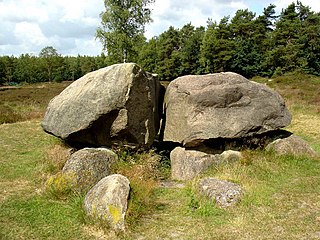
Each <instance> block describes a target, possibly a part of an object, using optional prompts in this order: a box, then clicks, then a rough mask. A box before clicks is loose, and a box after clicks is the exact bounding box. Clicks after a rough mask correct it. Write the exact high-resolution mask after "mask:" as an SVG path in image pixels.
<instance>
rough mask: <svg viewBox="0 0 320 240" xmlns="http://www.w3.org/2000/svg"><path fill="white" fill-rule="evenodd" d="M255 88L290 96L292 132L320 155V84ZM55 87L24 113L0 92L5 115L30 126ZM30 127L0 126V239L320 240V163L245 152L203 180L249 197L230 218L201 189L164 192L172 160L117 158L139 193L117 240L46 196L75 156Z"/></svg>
mask: <svg viewBox="0 0 320 240" xmlns="http://www.w3.org/2000/svg"><path fill="white" fill-rule="evenodd" d="M256 80H257V81H259V82H263V83H266V84H268V85H270V86H271V87H272V88H274V89H276V90H277V91H279V92H280V93H281V94H282V95H283V96H284V98H285V100H286V102H287V103H288V106H289V109H290V111H291V112H292V114H293V121H292V124H291V125H290V126H289V127H288V128H287V129H288V130H290V131H293V132H294V133H295V134H296V135H299V136H301V137H303V138H304V139H305V140H307V141H308V142H310V143H311V145H312V146H313V147H314V148H315V149H316V151H317V152H318V153H319V154H320V134H319V131H320V130H319V129H320V116H319V115H320V114H319V104H318V102H317V101H318V100H317V99H318V92H317V90H318V89H320V78H316V77H312V76H302V75H297V76H294V77H292V76H284V77H279V78H276V79H273V81H271V82H269V81H268V79H256ZM296 80H297V81H296ZM308 84H310V86H308ZM48 86H53V85H50V84H48ZM48 86H47V85H45V86H43V87H42V88H39V89H40V90H39V91H41V90H43V91H44V93H39V92H34V89H35V88H36V87H34V86H31V87H28V86H25V87H24V89H23V91H25V94H26V97H25V98H24V99H25V101H24V102H23V103H20V100H19V99H20V98H19V97H17V96H18V95H19V94H17V93H18V92H11V93H10V92H8V91H17V89H15V90H6V91H1V92H0V98H1V97H2V98H1V101H0V103H1V104H0V109H1V106H10V109H12V110H13V111H15V112H16V113H17V114H21V115H24V116H26V115H28V114H27V113H26V112H23V111H22V109H33V107H32V106H33V104H34V101H33V100H32V99H33V98H38V100H39V101H40V99H41V98H44V95H49V93H48V92H47V91H49V92H50V87H48ZM60 87H61V88H59V85H56V88H55V87H53V90H52V93H50V94H52V95H54V94H53V92H55V91H57V92H58V90H57V89H60V90H59V91H61V89H62V85H60ZM28 89H29V90H28ZM36 89H38V88H36ZM27 91H32V93H31V92H30V95H28V92H27ZM57 92H55V93H57ZM3 93H6V94H7V95H6V96H7V98H3V95H2V94H3ZM33 94H35V95H36V96H34V95H33ZM38 94H39V96H38ZM42 94H44V95H42ZM9 96H11V97H9ZM13 96H16V97H17V98H16V100H14V98H13ZM41 96H42V97H41ZM6 99H10V101H11V103H10V101H9V100H6ZM27 99H29V100H27ZM48 101H49V99H48V98H44V103H42V102H40V103H38V105H37V108H38V109H39V111H41V112H42V114H43V112H44V109H45V105H46V104H47V102H48ZM28 111H29V110H28ZM28 111H27V112H28ZM22 119H24V118H22ZM22 119H20V120H19V121H21V120H22ZM32 119H36V120H29V121H24V122H16V123H11V124H1V125H0V192H1V194H0V209H1V210H0V239H319V236H320V159H319V158H308V157H293V156H276V155H275V154H274V153H268V152H264V151H245V152H243V154H244V156H245V158H244V159H243V160H242V161H240V162H239V163H233V164H229V165H222V166H219V167H216V168H212V169H209V170H208V171H207V172H206V173H205V174H204V175H205V176H211V177H217V178H220V179H225V180H229V181H233V182H235V183H237V184H240V185H241V186H242V187H243V188H244V197H243V199H242V201H241V202H240V203H239V204H238V205H237V206H235V207H231V208H228V209H220V208H218V207H216V206H215V205H214V204H213V203H212V202H210V201H209V200H207V199H205V198H201V197H199V195H198V194H197V190H196V181H191V182H189V183H187V184H186V187H184V188H163V187H159V186H158V183H159V181H160V180H167V178H168V177H169V175H168V159H165V158H162V159H161V158H160V157H159V156H157V155H156V154H155V153H153V152H148V153H140V154H132V153H129V152H126V151H120V152H119V155H120V157H121V158H122V160H123V161H122V162H121V163H120V164H119V165H118V166H117V167H116V168H115V171H117V172H119V173H123V174H125V175H126V176H128V178H129V179H130V181H131V182H132V187H133V189H134V191H133V193H132V195H131V200H130V203H129V213H128V218H127V220H128V222H129V225H128V231H127V232H126V233H125V234H124V235H122V236H118V237H117V236H116V235H114V234H113V233H112V232H110V231H109V230H106V229H105V228H104V227H103V226H101V225H99V224H98V225H95V224H93V223H92V222H91V221H90V220H88V219H87V218H86V217H85V215H84V213H83V210H82V206H81V205H82V200H83V196H78V195H75V194H69V195H67V196H65V197H64V198H59V197H56V196H54V195H53V194H50V192H48V190H47V189H46V184H45V183H46V181H47V179H48V178H49V177H50V176H52V175H54V174H57V173H58V172H59V170H60V169H61V168H62V166H63V164H64V162H65V160H66V158H67V156H68V154H69V153H68V151H67V148H65V147H64V146H63V144H62V143H61V142H60V141H59V140H57V139H55V138H54V137H52V136H50V135H48V134H45V133H44V132H43V131H42V129H41V128H40V122H39V120H37V119H39V116H36V117H35V118H32Z"/></svg>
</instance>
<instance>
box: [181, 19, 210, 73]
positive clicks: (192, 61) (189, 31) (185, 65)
mask: <svg viewBox="0 0 320 240" xmlns="http://www.w3.org/2000/svg"><path fill="white" fill-rule="evenodd" d="M204 32H205V28H204V27H198V28H196V29H195V28H194V26H192V25H191V23H189V24H186V25H184V26H183V27H182V28H181V30H180V46H181V47H180V51H179V58H180V69H179V75H187V74H197V73H200V61H199V59H200V46H201V43H202V39H203V35H204Z"/></svg>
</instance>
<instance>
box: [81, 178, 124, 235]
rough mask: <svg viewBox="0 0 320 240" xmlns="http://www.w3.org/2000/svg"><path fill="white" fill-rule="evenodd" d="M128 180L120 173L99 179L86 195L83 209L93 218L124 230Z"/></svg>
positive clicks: (118, 229)
mask: <svg viewBox="0 0 320 240" xmlns="http://www.w3.org/2000/svg"><path fill="white" fill-rule="evenodd" d="M129 192H130V182H129V180H128V178H126V177H125V176H122V175H120V174H114V175H110V176H108V177H105V178H103V179H101V180H100V181H99V182H98V183H97V184H96V185H95V186H94V187H93V188H92V189H91V190H90V191H89V192H88V193H87V195H86V197H85V199H84V204H83V207H84V210H85V212H86V213H87V215H89V216H91V217H92V218H93V219H100V220H102V221H106V222H107V223H109V225H110V227H112V228H113V229H114V230H117V231H123V230H125V214H126V211H127V207H128V198H129Z"/></svg>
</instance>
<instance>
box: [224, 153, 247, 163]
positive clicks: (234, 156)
mask: <svg viewBox="0 0 320 240" xmlns="http://www.w3.org/2000/svg"><path fill="white" fill-rule="evenodd" d="M220 158H221V162H225V163H226V162H228V163H231V162H238V161H240V160H241V159H242V158H243V156H242V153H241V152H239V151H234V150H226V151H224V152H223V153H221V154H220Z"/></svg>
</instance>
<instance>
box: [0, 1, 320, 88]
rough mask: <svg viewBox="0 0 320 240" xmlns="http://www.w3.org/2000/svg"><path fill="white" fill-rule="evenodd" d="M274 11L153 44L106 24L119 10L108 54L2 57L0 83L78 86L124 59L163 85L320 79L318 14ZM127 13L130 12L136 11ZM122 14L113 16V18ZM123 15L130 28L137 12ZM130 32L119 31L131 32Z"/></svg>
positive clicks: (103, 36) (172, 31) (103, 31)
mask: <svg viewBox="0 0 320 240" xmlns="http://www.w3.org/2000/svg"><path fill="white" fill-rule="evenodd" d="M144 1H145V2H146V4H145V5H144V9H143V11H142V13H138V15H137V13H135V14H136V15H137V16H138V17H139V16H140V15H141V14H145V13H146V9H147V8H146V5H147V3H148V2H152V1H151V0H149V1H146V0H144ZM108 2H112V1H108ZM116 3H118V2H117V1H115V3H114V4H116ZM275 7H276V6H275V5H273V4H271V5H269V6H268V7H266V8H264V11H263V13H262V14H261V15H259V16H256V14H255V13H254V12H252V11H249V10H248V9H245V10H238V11H237V12H236V14H235V15H234V17H232V18H230V17H229V16H226V17H224V18H222V19H221V20H220V21H219V22H215V21H212V20H211V19H208V21H207V26H201V27H194V26H193V25H192V24H191V23H188V24H186V25H184V26H183V27H182V28H181V29H177V28H174V27H172V26H171V27H169V29H168V30H166V31H165V32H163V33H161V34H160V35H159V36H156V37H153V38H152V39H150V40H148V41H147V40H146V38H145V37H144V35H143V33H144V29H143V28H137V29H138V30H137V31H136V33H134V32H133V31H132V29H131V28H128V31H127V33H125V34H124V33H123V32H121V33H119V32H117V31H116V27H117V24H114V25H110V24H106V22H105V21H107V22H108V21H109V22H110V19H109V20H108V18H110V16H112V15H110V14H111V13H112V11H115V10H114V9H112V8H109V10H110V9H111V10H112V11H111V12H110V11H109V12H108V11H107V12H106V14H105V15H103V14H102V23H104V24H102V27H99V28H98V30H97V37H98V38H100V40H101V41H102V43H103V45H104V50H106V51H105V52H106V53H105V54H104V53H102V54H101V55H100V56H80V55H79V56H77V57H70V56H61V55H59V54H58V53H57V51H56V50H55V49H54V48H53V47H46V48H44V49H42V50H41V52H40V53H39V55H38V56H34V55H30V54H23V55H21V56H20V57H14V56H2V57H0V84H4V83H8V82H17V83H20V82H30V83H32V82H42V81H61V80H75V79H78V78H79V77H81V76H83V75H84V74H86V73H88V72H90V71H93V70H96V69H99V68H101V67H105V66H108V65H111V64H114V63H121V62H123V58H124V60H125V61H127V62H136V63H138V64H139V65H141V67H143V68H144V69H145V70H147V71H149V72H152V73H157V74H158V75H159V78H160V79H161V80H172V79H174V78H176V77H178V76H182V75H187V74H206V73H215V72H221V71H232V72H236V73H239V74H241V75H243V76H245V77H248V78H251V77H253V76H266V77H272V76H275V75H282V74H285V73H287V72H293V71H302V72H305V73H308V74H314V75H320V13H317V12H314V11H311V9H310V7H308V6H304V5H303V4H302V3H301V2H300V1H297V2H295V3H292V4H290V5H289V6H288V7H287V8H285V9H283V10H282V12H281V13H280V15H276V12H275ZM115 9H117V8H115ZM121 9H123V8H121ZM125 9H129V10H130V6H129V7H126V8H125ZM134 11H138V10H137V9H134ZM121 12H123V11H119V12H115V14H116V15H115V16H119V14H120V13H121ZM124 13H125V16H124V17H123V19H125V20H124V21H131V22H132V18H130V17H128V16H130V14H132V13H130V11H129V12H123V14H124ZM147 13H148V14H147V16H146V19H147V20H146V21H141V24H144V23H145V22H148V21H150V12H147ZM139 14H140V15H139ZM137 16H136V17H137ZM141 16H142V15H141ZM125 26H126V25H119V28H121V29H126V28H125ZM107 29H109V30H110V29H111V30H112V29H113V30H114V31H113V32H112V31H111V32H110V31H107ZM117 39H118V41H117ZM129 40H130V42H129ZM111 43H115V44H111Z"/></svg>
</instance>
